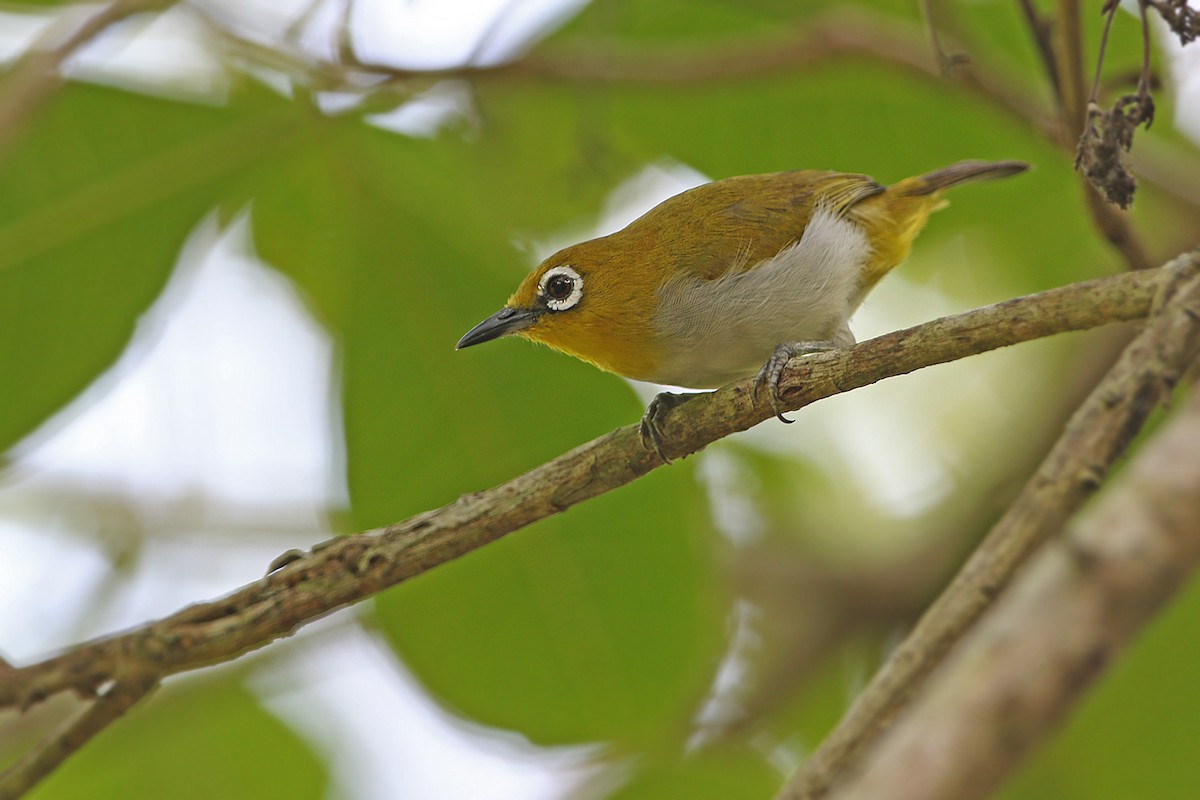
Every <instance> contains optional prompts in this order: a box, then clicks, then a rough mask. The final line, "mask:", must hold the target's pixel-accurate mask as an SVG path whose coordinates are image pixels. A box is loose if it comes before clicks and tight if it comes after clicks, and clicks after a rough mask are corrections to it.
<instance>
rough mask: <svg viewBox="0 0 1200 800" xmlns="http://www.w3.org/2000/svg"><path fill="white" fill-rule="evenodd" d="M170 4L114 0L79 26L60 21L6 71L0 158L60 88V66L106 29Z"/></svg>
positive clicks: (0, 92) (0, 93)
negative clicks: (25, 124) (32, 117)
mask: <svg viewBox="0 0 1200 800" xmlns="http://www.w3.org/2000/svg"><path fill="white" fill-rule="evenodd" d="M171 2H173V0H115V1H114V2H112V3H109V4H108V5H106V6H104V7H103V8H101V9H100V10H99V11H97V12H96V13H94V14H92V15H91V16H90V17H88V18H87V19H86V20H84V21H83V22H82V23H79V22H77V21H75V20H74V18H73V17H70V16H68V17H66V18H62V19H60V21H59V23H57V24H55V25H54V26H52V28H51V30H50V32H49V33H48V34H47V35H46V36H45V37H43V41H42V42H40V43H38V44H35V45H34V46H33V47H32V48H31V49H30V50H29V52H27V53H26V54H25V55H24V56H22V57H21V59H20V60H19V61H18V62H17V63H16V64H15V65H14V66H13V68H12V69H11V70H9V72H8V74H7V75H6V76H5V78H4V81H3V84H2V85H0V155H3V153H4V152H5V151H6V150H7V149H8V147H9V146H10V145H11V144H12V142H13V138H14V137H15V136H16V134H17V133H18V131H20V130H21V128H22V123H24V122H25V121H26V120H28V119H29V118H30V117H31V116H33V114H34V113H36V112H37V110H38V109H39V108H41V106H42V104H43V103H44V102H46V100H47V99H48V98H49V97H50V95H52V94H53V93H54V91H55V90H56V89H58V87H59V86H60V85H61V84H62V82H63V80H64V78H63V74H62V66H63V64H64V63H65V62H66V61H67V59H69V58H70V57H71V56H73V55H75V53H77V52H79V50H80V49H81V48H82V47H84V45H86V44H88V43H89V42H91V41H92V40H93V39H95V38H96V37H97V36H99V35H100V34H101V33H103V32H104V31H105V30H106V29H107V28H108V27H109V26H111V25H113V24H114V23H117V22H120V21H121V20H123V19H126V18H127V17H130V16H132V15H134V14H138V13H141V12H143V11H152V10H154V9H157V8H161V7H163V6H166V5H170V3H171Z"/></svg>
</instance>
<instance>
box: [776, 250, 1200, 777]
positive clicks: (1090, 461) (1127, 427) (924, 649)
mask: <svg viewBox="0 0 1200 800" xmlns="http://www.w3.org/2000/svg"><path fill="white" fill-rule="evenodd" d="M1185 261H1187V262H1189V263H1191V264H1192V268H1191V270H1190V271H1191V272H1192V273H1193V274H1192V275H1190V276H1188V277H1187V279H1186V282H1185V283H1182V284H1180V286H1179V287H1176V288H1178V291H1177V292H1175V294H1174V296H1173V297H1172V298H1171V299H1170V300H1169V301H1168V303H1167V310H1168V312H1169V313H1166V312H1164V313H1163V314H1161V315H1159V316H1158V317H1157V318H1156V319H1155V321H1154V323H1153V324H1151V325H1148V326H1147V328H1146V329H1145V330H1144V331H1143V332H1142V333H1141V334H1140V335H1139V336H1138V337H1137V338H1136V339H1135V340H1134V341H1133V342H1132V343H1131V344H1130V345H1129V346H1128V347H1127V348H1126V349H1125V351H1124V352H1123V353H1122V355H1121V358H1120V359H1119V360H1118V361H1117V363H1116V364H1115V365H1114V366H1113V368H1112V369H1111V370H1110V371H1109V373H1108V375H1106V376H1105V378H1104V380H1103V381H1102V382H1101V383H1100V384H1099V385H1098V386H1097V387H1096V389H1095V390H1093V392H1092V393H1091V395H1090V396H1089V397H1088V399H1087V400H1086V401H1085V402H1084V404H1083V405H1082V406H1081V407H1080V408H1079V410H1078V411H1077V412H1076V413H1075V415H1074V416H1073V417H1072V418H1071V421H1070V422H1069V423H1068V425H1067V429H1066V431H1064V433H1063V435H1062V437H1061V438H1060V439H1059V440H1058V442H1057V443H1056V444H1055V446H1054V449H1053V450H1052V451H1051V452H1050V454H1049V455H1048V456H1047V457H1046V459H1045V460H1044V461H1043V462H1042V465H1041V467H1040V468H1039V469H1038V471H1037V473H1036V474H1035V475H1034V476H1033V477H1032V478H1031V479H1030V481H1029V482H1028V483H1027V484H1026V486H1025V487H1024V489H1023V490H1022V492H1021V494H1020V496H1018V497H1017V499H1016V501H1014V502H1013V504H1012V505H1011V506H1010V507H1009V509H1008V511H1007V512H1006V513H1005V515H1004V517H1002V518H1001V520H1000V521H999V522H998V523H997V524H996V525H995V527H993V528H992V530H991V532H990V533H989V534H988V536H987V538H986V539H985V540H984V542H983V544H981V545H980V546H979V547H978V548H977V549H976V550H975V552H974V553H973V554H972V555H971V558H970V559H969V560H968V561H967V563H966V564H965V565H964V566H963V568H962V570H961V571H960V572H959V574H958V576H957V577H956V578H955V579H954V581H953V582H952V583H951V584H950V586H948V587H947V588H946V590H945V591H944V592H943V593H942V594H941V596H940V597H939V598H938V599H937V600H936V601H935V602H934V604H933V605H932V606H930V608H929V610H928V611H926V612H925V615H924V616H923V617H922V618H921V620H920V622H919V623H918V624H917V626H916V628H915V629H914V630H913V632H912V633H911V634H910V635H909V636H908V638H907V639H905V641H904V642H903V643H902V644H901V645H900V647H898V648H897V649H896V651H895V652H894V653H893V654H892V655H891V657H890V658H889V659H888V660H887V662H886V663H885V664H884V665H883V667H882V668H881V669H880V670H879V672H878V673H877V674H876V676H875V678H874V679H873V680H872V681H871V683H870V684H869V685H868V686H867V688H866V689H865V690H864V691H863V692H862V694H860V695H859V697H858V699H857V700H856V701H855V703H854V705H853V706H852V707H851V709H850V710H849V711H848V712H847V714H846V716H845V717H844V718H843V719H842V721H841V722H840V723H839V725H838V726H837V728H835V729H834V731H833V732H832V733H831V734H830V735H829V737H828V738H827V739H826V740H825V742H824V743H823V744H822V745H821V747H820V748H819V749H818V750H817V751H816V752H815V753H814V754H813V756H812V757H811V758H810V759H809V760H808V761H807V762H805V764H804V766H803V767H801V769H800V770H799V771H797V773H796V774H795V775H794V776H793V777H792V779H791V780H790V781H789V782H788V784H787V785H786V786H785V787H784V789H783V791H782V792H781V793H780V794H779V798H780V800H801V798H804V799H805V800H810V799H811V798H818V797H822V796H824V795H825V794H826V793H827V792H828V791H829V789H830V787H831V786H832V785H835V783H836V781H838V779H839V778H840V777H841V776H842V775H844V774H845V773H847V772H848V771H850V770H852V769H853V768H854V766H855V764H856V763H858V761H859V759H860V758H861V755H862V753H863V752H864V751H866V750H867V749H868V748H869V747H870V746H872V745H873V744H874V743H875V742H876V741H878V739H879V737H880V736H881V735H882V734H883V733H884V731H885V730H886V729H887V728H888V726H889V725H890V724H891V722H892V720H893V719H894V718H895V716H896V715H897V714H898V713H899V712H900V711H901V710H902V709H903V708H904V707H905V705H906V704H907V703H908V701H909V700H910V699H911V697H912V696H913V695H914V693H915V692H916V691H918V690H919V689H920V687H921V686H922V684H923V683H924V681H925V680H926V678H927V677H928V675H929V674H930V672H932V671H933V669H934V668H935V667H936V666H937V665H938V664H939V663H941V661H942V659H943V658H944V657H945V655H946V653H947V652H948V651H949V650H950V648H951V646H953V645H954V644H955V643H956V642H957V641H958V640H959V639H960V638H961V637H962V635H963V633H964V632H965V631H966V630H967V629H968V628H969V627H970V626H971V625H972V624H973V623H974V622H975V621H976V620H977V619H978V618H979V616H980V615H981V614H982V613H983V611H984V610H985V609H986V608H987V607H988V606H989V605H990V603H991V601H992V600H993V599H994V598H995V597H996V596H997V595H998V594H999V592H1000V591H1001V590H1002V589H1003V588H1004V587H1005V586H1006V585H1007V584H1008V582H1009V581H1010V580H1011V578H1012V576H1013V575H1014V574H1015V572H1016V570H1017V568H1018V567H1019V566H1020V565H1021V564H1022V563H1023V562H1024V561H1025V560H1026V559H1027V558H1028V557H1029V556H1030V555H1031V554H1032V553H1033V552H1034V551H1035V550H1036V549H1037V548H1038V547H1039V546H1040V545H1041V543H1042V542H1043V541H1044V540H1045V539H1046V537H1048V536H1049V535H1051V534H1053V533H1055V532H1057V531H1058V530H1060V529H1061V528H1062V526H1063V524H1064V523H1065V522H1066V520H1067V519H1068V518H1069V517H1070V515H1071V514H1073V513H1074V512H1075V510H1076V509H1078V508H1079V506H1080V505H1081V504H1082V503H1083V501H1084V500H1085V499H1086V498H1087V497H1088V496H1089V495H1090V494H1091V493H1092V492H1093V491H1094V490H1095V489H1096V488H1097V487H1099V485H1100V483H1101V481H1102V480H1103V479H1104V477H1105V475H1106V474H1107V472H1108V469H1109V467H1110V466H1111V465H1112V464H1113V462H1114V461H1115V460H1116V459H1117V458H1118V457H1119V456H1120V455H1121V454H1122V453H1123V452H1124V451H1125V448H1126V447H1127V446H1128V444H1129V442H1130V441H1131V440H1132V438H1133V436H1134V435H1136V433H1137V432H1138V431H1139V430H1140V429H1141V426H1142V424H1143V423H1144V422H1145V420H1146V418H1147V417H1148V416H1149V414H1150V412H1151V411H1153V410H1154V408H1156V407H1157V405H1158V403H1160V402H1161V401H1162V400H1164V399H1165V398H1166V396H1167V394H1168V393H1169V392H1170V389H1171V387H1172V386H1173V385H1174V383H1175V381H1176V380H1178V379H1179V377H1180V375H1182V373H1183V371H1184V370H1186V369H1187V368H1188V366H1189V365H1190V364H1191V363H1192V362H1193V361H1194V360H1195V358H1196V350H1197V346H1198V345H1200V322H1198V319H1197V317H1196V314H1197V309H1198V308H1200V283H1198V282H1197V281H1196V279H1195V275H1194V273H1195V267H1196V265H1197V263H1198V262H1197V257H1196V254H1193V255H1192V256H1190V257H1185V258H1184V259H1180V260H1179V261H1178V262H1176V263H1177V264H1182V263H1183V262H1185Z"/></svg>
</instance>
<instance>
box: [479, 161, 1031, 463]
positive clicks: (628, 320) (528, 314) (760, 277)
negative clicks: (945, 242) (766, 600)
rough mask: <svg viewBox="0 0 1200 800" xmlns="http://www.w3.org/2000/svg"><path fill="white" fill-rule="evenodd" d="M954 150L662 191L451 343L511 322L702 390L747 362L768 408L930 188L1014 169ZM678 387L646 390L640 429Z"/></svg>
mask: <svg viewBox="0 0 1200 800" xmlns="http://www.w3.org/2000/svg"><path fill="white" fill-rule="evenodd" d="M1028 167H1029V165H1028V164H1025V163H1024V162H1020V161H994V162H984V161H962V162H959V163H957V164H952V165H951V166H948V167H945V168H943V169H939V170H934V171H933V172H930V173H927V174H925V175H920V176H917V177H914V178H907V179H905V180H902V181H900V182H899V183H894V184H892V185H891V186H883V185H882V184H879V183H876V182H875V181H874V180H872V179H871V178H870V177H868V176H866V175H855V174H849V173H843V172H830V171H819V170H796V171H791V172H774V173H769V174H765V175H745V176H741V177H736V178H726V179H724V180H719V181H714V182H712V183H707V184H704V185H702V186H698V187H696V188H694V189H689V190H688V191H685V192H683V193H681V194H677V195H675V196H674V197H671V198H669V199H667V200H665V201H663V202H662V203H660V204H659V205H657V206H655V207H654V208H652V209H651V210H650V211H648V212H646V213H645V214H644V215H642V216H641V217H639V218H638V219H636V220H634V221H633V222H631V223H630V224H629V225H628V226H626V227H625V228H623V229H622V230H620V231H617V232H616V233H613V234H610V235H608V236H601V237H599V238H597V239H591V240H589V241H586V242H581V243H580V244H576V245H572V246H570V247H567V248H564V249H563V250H560V251H558V252H557V253H555V254H554V255H552V256H550V257H549V258H547V259H546V260H545V261H543V262H542V263H541V265H540V266H538V268H537V269H535V270H534V271H533V272H531V273H530V274H529V275H528V276H527V277H526V278H525V279H524V280H523V281H522V282H521V284H520V285H519V286H518V287H517V290H516V291H515V292H514V293H513V295H512V296H511V297H510V298H509V299H508V303H507V304H506V305H505V307H504V308H502V309H500V310H499V311H498V312H496V313H495V314H493V315H492V316H490V317H488V318H487V319H485V320H484V321H483V322H481V323H479V324H478V325H476V326H475V327H474V328H472V329H471V330H470V331H468V332H467V334H466V335H465V336H463V337H462V339H460V340H459V342H458V346H457V349H461V348H464V347H470V346H472V345H476V344H480V343H482V342H487V341H490V340H492V339H496V338H499V337H501V336H506V335H508V334H513V333H515V334H518V335H520V336H523V337H524V338H526V339H532V340H533V341H537V342H542V343H543V344H547V345H549V346H550V347H552V348H554V349H556V350H560V351H562V352H564V353H568V354H570V355H573V356H576V357H578V358H581V359H583V360H584V361H587V362H589V363H591V364H594V365H595V366H597V367H599V368H600V369H603V370H607V371H609V372H615V373H616V374H618V375H623V376H625V377H627V378H634V379H636V380H641V381H650V382H652V383H663V384H670V385H673V386H682V387H687V388H692V389H713V388H716V387H718V386H722V385H724V384H726V383H729V382H730V381H734V380H737V379H739V378H744V377H748V376H750V375H755V374H757V375H758V379H757V382H756V383H755V389H756V391H757V390H758V389H759V388H760V387H761V388H765V389H766V390H767V391H768V393H769V397H770V400H771V405H772V408H773V409H774V410H775V413H776V415H777V416H778V417H779V418H780V419H782V420H783V421H784V422H788V421H789V420H787V419H786V418H784V417H783V415H782V413H780V407H779V396H778V385H779V380H780V377H781V375H782V373H783V370H784V369H785V368H786V366H787V363H788V361H789V360H790V359H791V358H792V357H793V356H796V355H800V354H804V353H811V352H817V351H821V350H828V349H834V348H839V347H848V346H850V345H853V344H854V335H853V334H852V333H851V332H850V327H849V320H850V316H851V315H852V314H853V313H854V311H855V309H857V308H858V306H859V304H860V303H862V301H863V298H864V297H866V295H867V292H869V291H870V290H871V289H872V288H874V286H875V284H877V283H878V282H879V280H880V279H881V278H882V277H883V276H884V275H886V274H887V273H888V272H889V271H890V270H892V269H893V268H894V267H896V266H897V265H898V264H900V263H901V262H902V261H904V259H905V258H907V257H908V253H909V250H910V249H911V248H912V243H913V239H915V238H916V236H917V234H918V233H920V232H921V229H922V228H923V227H924V226H925V222H926V221H927V220H928V219H929V215H930V214H931V213H933V212H934V211H937V210H938V209H940V208H943V207H944V206H945V205H946V202H945V201H944V200H943V199H942V198H941V192H942V190H943V189H947V188H949V187H951V186H956V185H958V184H960V183H966V182H968V181H973V180H980V179H991V178H1003V177H1007V176H1009V175H1015V174H1017V173H1019V172H1023V171H1025V170H1026V169H1028ZM686 397H687V395H682V396H681V395H671V394H669V393H664V394H661V395H659V396H658V397H657V398H655V401H654V402H653V403H651V406H650V409H649V410H648V411H647V413H646V416H645V418H643V420H642V435H643V439H644V440H645V441H646V442H647V444H648V445H653V447H654V449H655V450H656V451H657V452H658V454H659V456H660V457H662V458H663V460H664V461H665V460H667V459H666V457H665V456H664V455H663V451H662V446H661V441H660V432H659V430H658V428H657V426H656V424H655V420H656V418H657V416H658V414H660V413H661V412H662V411H664V410H665V409H666V408H668V407H670V406H673V405H676V404H678V402H680V401H681V400H682V399H684V398H686Z"/></svg>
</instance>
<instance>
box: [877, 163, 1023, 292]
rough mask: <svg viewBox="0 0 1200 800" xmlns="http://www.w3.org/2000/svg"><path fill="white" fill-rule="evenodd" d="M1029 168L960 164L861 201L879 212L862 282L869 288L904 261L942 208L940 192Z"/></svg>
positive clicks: (1013, 173)
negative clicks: (930, 219) (879, 209)
mask: <svg viewBox="0 0 1200 800" xmlns="http://www.w3.org/2000/svg"><path fill="white" fill-rule="evenodd" d="M1027 169H1029V165H1028V164H1026V163H1025V162H1023V161H960V162H958V163H957V164H951V165H950V166H948V167H943V168H941V169H935V170H934V171H933V172H928V173H926V174H924V175H917V176H916V177H913V178H905V179H904V180H902V181H900V182H898V183H894V184H892V185H891V186H889V187H887V190H886V191H885V192H883V193H882V194H880V195H876V196H875V197H872V198H869V199H867V200H865V201H863V205H868V204H875V205H876V206H877V207H879V208H881V209H882V210H883V214H882V216H881V219H880V222H879V224H878V226H877V230H875V231H874V232H873V235H872V241H871V247H872V249H873V251H874V255H873V257H872V259H871V261H870V262H869V263H868V265H867V270H866V273H865V275H864V280H863V283H864V285H865V286H867V287H870V286H873V285H874V284H875V282H876V281H878V280H879V279H880V278H882V277H883V276H884V275H885V274H887V272H888V271H889V270H891V269H892V268H893V267H895V266H896V265H897V264H899V263H900V262H901V261H903V260H904V259H906V258H908V251H909V249H910V248H911V247H912V243H913V239H915V238H917V234H918V233H920V232H921V229H922V228H924V227H925V223H926V221H927V220H928V219H929V215H930V214H932V213H933V212H935V211H937V210H938V209H941V208H945V206H946V201H945V200H943V199H942V197H941V191H942V190H943V189H948V188H950V187H951V186H957V185H958V184H960V183H968V182H970V181H976V180H990V179H993V178H1006V177H1008V176H1009V175H1016V174H1017V173H1018V172H1024V171H1025V170H1027Z"/></svg>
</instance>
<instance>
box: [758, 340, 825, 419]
mask: <svg viewBox="0 0 1200 800" xmlns="http://www.w3.org/2000/svg"><path fill="white" fill-rule="evenodd" d="M836 349H838V344H837V342H832V341H828V340H820V341H813V342H784V343H783V344H780V345H777V346H776V347H775V351H774V352H773V353H771V357H770V358H768V359H767V363H765V364H763V366H762V369H760V370H759V371H758V375H757V376H756V377H755V378H754V399H755V401H757V400H758V390H759V389H761V388H765V389H766V390H767V397H768V399H769V400H770V401H771V410H772V411H774V412H775V416H776V417H777V418H778V419H779V421H780V422H785V423H787V424H789V425H790V424H791V423H793V422H795V420H792V419H788V418H787V417H785V416H784V415H783V409H782V408H781V407H780V401H779V381H780V380H781V379H782V378H783V371H784V370H785V369H787V365H788V362H790V361H791V360H792V359H793V358H795V357H796V356H803V355H809V354H811V353H823V352H825V351H827V350H836Z"/></svg>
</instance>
